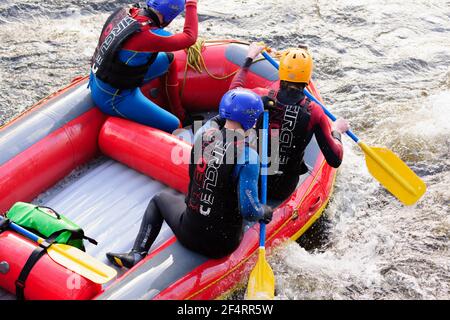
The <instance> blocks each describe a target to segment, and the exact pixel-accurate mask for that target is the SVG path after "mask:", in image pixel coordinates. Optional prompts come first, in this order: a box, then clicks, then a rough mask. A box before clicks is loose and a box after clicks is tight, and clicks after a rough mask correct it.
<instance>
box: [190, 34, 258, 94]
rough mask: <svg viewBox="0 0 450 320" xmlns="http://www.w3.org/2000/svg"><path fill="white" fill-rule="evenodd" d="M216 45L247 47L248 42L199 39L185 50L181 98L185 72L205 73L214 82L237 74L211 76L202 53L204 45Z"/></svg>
mask: <svg viewBox="0 0 450 320" xmlns="http://www.w3.org/2000/svg"><path fill="white" fill-rule="evenodd" d="M207 43H208V44H217V45H221V44H224V43H237V44H246V45H249V44H250V43H249V42H246V41H238V40H204V39H199V40H197V42H196V43H195V44H194V45H193V46H191V47H189V48H187V49H186V51H187V54H186V66H185V68H184V77H183V84H182V87H181V96H183V93H184V88H185V86H186V80H187V72H188V69H189V68H191V69H193V70H195V71H196V72H198V73H203V71H205V72H206V73H207V74H208V75H209V76H210V77H211V78H213V79H215V80H226V79H228V78H231V77H233V76H234V75H235V74H236V73H238V72H239V69H238V70H236V71H234V72H232V73H230V74H228V75H224V76H218V75H214V74H212V73H211V72H210V71H209V69H208V67H207V66H206V62H205V59H204V57H203V54H202V51H203V49H204V48H205V45H206V44H207ZM261 60H264V58H262V59H258V60H255V61H253V63H256V62H258V61H261Z"/></svg>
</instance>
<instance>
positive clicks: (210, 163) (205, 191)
mask: <svg viewBox="0 0 450 320" xmlns="http://www.w3.org/2000/svg"><path fill="white" fill-rule="evenodd" d="M196 145H197V147H196ZM200 146H201V148H199V147H200ZM246 147H248V145H247V144H246V143H245V140H244V137H242V139H237V141H236V140H235V141H234V142H233V141H231V142H230V141H227V139H226V129H224V128H221V129H220V128H219V129H218V128H211V129H209V130H207V131H206V132H205V133H204V134H203V136H202V140H201V141H196V144H194V147H193V148H192V151H191V164H190V166H189V176H190V183H189V191H188V195H187V197H186V204H187V214H186V215H185V217H184V219H186V220H187V221H183V222H186V223H187V224H188V225H189V226H191V227H192V228H193V229H194V230H199V232H200V231H203V232H207V233H209V234H216V235H217V238H218V239H220V238H225V239H226V238H227V237H228V238H232V237H235V236H236V235H237V234H240V233H241V232H242V227H243V218H242V215H241V214H240V212H239V203H238V191H237V190H238V186H237V180H236V177H233V172H234V170H235V166H236V164H237V161H238V159H239V156H240V155H241V154H242V152H243V151H244V149H245V148H246ZM230 152H233V157H232V159H230ZM230 160H231V161H232V162H231V163H230ZM227 162H228V163H227Z"/></svg>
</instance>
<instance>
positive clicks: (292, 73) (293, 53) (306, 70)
mask: <svg viewBox="0 0 450 320" xmlns="http://www.w3.org/2000/svg"><path fill="white" fill-rule="evenodd" d="M312 71H313V60H312V56H311V53H310V52H309V51H308V50H306V49H289V50H288V51H286V52H284V53H283V55H282V56H281V59H280V80H284V81H289V82H302V83H309V82H310V81H311V76H312Z"/></svg>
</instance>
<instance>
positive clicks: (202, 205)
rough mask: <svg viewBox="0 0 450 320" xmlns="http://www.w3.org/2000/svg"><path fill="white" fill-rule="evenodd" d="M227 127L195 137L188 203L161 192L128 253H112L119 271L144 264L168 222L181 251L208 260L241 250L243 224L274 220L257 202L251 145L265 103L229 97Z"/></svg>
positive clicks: (224, 106)
mask: <svg viewBox="0 0 450 320" xmlns="http://www.w3.org/2000/svg"><path fill="white" fill-rule="evenodd" d="M219 111H220V116H221V118H222V119H224V121H223V122H221V123H219V122H218V123H217V124H218V125H217V126H211V127H209V128H207V129H206V130H204V131H201V130H199V131H198V132H197V134H196V136H195V140H194V147H193V148H192V151H191V162H190V165H189V177H190V183H189V190H188V194H187V196H186V198H185V200H184V201H183V199H182V198H181V199H180V198H179V197H177V196H174V195H173V194H170V193H167V192H162V193H159V194H158V195H156V196H155V197H153V198H152V199H151V201H150V203H149V205H148V207H147V209H146V211H145V214H144V218H143V220H142V224H141V228H140V231H139V234H138V236H137V238H136V241H135V243H134V246H133V248H132V250H131V251H130V252H129V253H107V257H108V259H109V260H110V261H111V262H112V263H114V264H115V265H117V266H120V267H126V268H131V267H133V266H134V265H135V264H136V263H137V262H139V261H141V260H142V259H143V258H144V257H145V256H146V255H147V253H148V251H149V249H150V247H151V246H152V244H153V242H154V241H155V239H156V237H157V236H158V234H159V232H160V230H161V226H162V223H163V221H164V220H165V221H166V222H167V224H168V225H169V227H170V228H171V229H172V230H173V232H174V234H175V236H176V237H177V239H178V240H179V241H180V243H181V244H182V245H184V246H185V247H186V248H188V249H191V250H193V251H195V252H197V253H200V254H203V255H205V256H207V257H209V258H213V259H219V258H223V257H225V256H227V255H229V254H231V253H232V252H233V251H234V250H235V249H236V248H237V247H238V246H239V244H240V242H241V240H242V237H243V233H244V219H246V220H250V221H258V220H263V221H264V222H266V223H269V222H270V221H271V219H272V211H273V210H272V208H271V207H269V206H266V205H264V204H261V202H260V201H259V198H258V178H259V171H260V168H259V157H258V154H257V152H256V151H255V150H254V149H253V148H252V147H251V146H250V144H249V143H248V142H247V141H246V140H247V139H246V136H247V135H248V133H249V130H250V129H251V128H252V127H253V126H254V125H255V123H256V121H257V119H258V117H259V116H260V115H261V113H262V112H263V102H262V100H261V98H260V97H259V96H258V95H256V94H255V93H253V92H251V91H249V90H246V89H236V90H231V91H229V92H227V93H226V94H225V95H224V96H223V98H222V100H221V102H220V106H219Z"/></svg>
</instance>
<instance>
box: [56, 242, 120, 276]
mask: <svg viewBox="0 0 450 320" xmlns="http://www.w3.org/2000/svg"><path fill="white" fill-rule="evenodd" d="M47 252H48V255H49V256H50V258H52V259H53V261H55V262H56V263H58V264H60V265H62V266H64V267H66V268H67V269H69V270H71V271H73V272H75V273H77V274H79V275H81V276H83V277H85V278H86V279H89V280H91V281H92V282H95V283H99V284H103V283H107V282H109V281H111V280H112V279H114V278H115V277H116V275H117V272H116V270H114V269H113V268H111V267H109V266H107V265H105V264H104V263H102V262H100V261H98V260H97V259H95V258H94V257H92V256H90V255H88V254H87V253H86V252H83V251H81V250H80V249H78V248H75V247H72V246H68V245H65V244H59V243H55V244H52V245H51V247H50V248H48V250H47Z"/></svg>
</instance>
